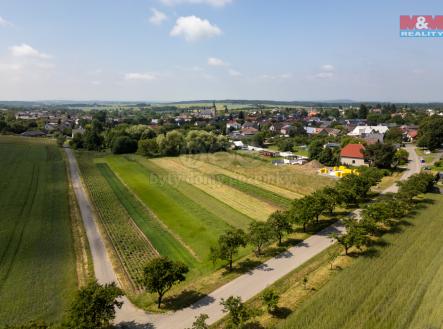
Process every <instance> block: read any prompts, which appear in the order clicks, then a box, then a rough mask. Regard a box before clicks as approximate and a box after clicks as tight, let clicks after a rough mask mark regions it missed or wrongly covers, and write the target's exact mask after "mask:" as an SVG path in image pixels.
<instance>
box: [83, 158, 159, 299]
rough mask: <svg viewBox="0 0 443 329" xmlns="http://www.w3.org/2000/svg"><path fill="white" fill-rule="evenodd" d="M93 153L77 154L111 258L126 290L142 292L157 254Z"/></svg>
mask: <svg viewBox="0 0 443 329" xmlns="http://www.w3.org/2000/svg"><path fill="white" fill-rule="evenodd" d="M93 156H94V155H93V153H89V152H77V159H78V163H79V166H80V170H81V173H82V177H83V181H84V182H85V184H86V186H87V188H88V190H89V195H90V197H91V199H92V202H93V204H94V206H95V209H96V212H97V215H98V217H99V219H100V223H101V224H102V225H101V228H102V229H103V230H104V231H105V232H106V234H103V236H106V237H107V238H108V240H109V241H108V243H107V245H108V246H111V248H113V249H114V251H115V253H114V254H115V257H113V258H112V260H113V265H114V268H116V269H118V272H119V277H120V278H121V280H122V282H123V284H124V288H125V289H126V290H129V291H134V290H138V289H140V281H141V279H142V275H143V267H144V266H145V264H146V263H147V262H148V261H149V260H150V259H152V258H153V257H156V256H157V255H158V253H157V251H156V250H155V249H154V248H153V247H152V245H151V243H150V242H149V240H148V239H147V238H146V236H145V235H144V234H143V233H142V232H141V231H140V229H139V228H138V227H137V225H136V224H135V223H134V221H133V219H132V218H131V217H130V215H129V214H128V212H127V210H126V209H125V208H124V206H123V205H122V204H121V202H120V200H119V198H118V197H117V195H116V194H115V192H114V190H113V189H112V187H111V186H110V185H109V183H108V181H107V180H106V178H105V177H104V176H103V175H102V174H101V173H100V171H99V169H98V168H97V167H96V165H95V164H94V162H93Z"/></svg>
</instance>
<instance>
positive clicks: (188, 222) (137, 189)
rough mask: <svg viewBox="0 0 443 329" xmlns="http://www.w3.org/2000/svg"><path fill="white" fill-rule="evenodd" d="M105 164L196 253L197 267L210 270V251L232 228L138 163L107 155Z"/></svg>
mask: <svg viewBox="0 0 443 329" xmlns="http://www.w3.org/2000/svg"><path fill="white" fill-rule="evenodd" d="M104 161H106V163H108V165H109V166H110V167H111V169H112V170H113V171H114V172H115V173H116V175H117V176H118V177H119V178H120V179H121V180H122V181H123V182H124V183H125V185H126V186H128V187H129V189H130V190H131V191H132V192H133V193H135V194H136V195H137V197H138V198H139V199H140V200H142V202H143V203H145V205H146V206H147V207H148V208H149V209H151V210H152V211H153V212H154V213H155V215H156V216H157V217H158V218H159V219H160V220H161V221H162V222H163V223H164V224H165V225H166V226H167V227H168V228H169V229H170V230H172V231H173V232H174V233H175V234H176V235H178V236H179V237H180V239H181V240H182V241H183V243H185V244H186V245H187V246H189V247H190V248H191V249H192V250H193V251H194V253H195V254H196V255H197V256H198V258H199V260H200V264H196V266H200V267H206V268H208V267H210V262H209V259H208V257H209V248H210V247H211V246H213V245H215V244H216V243H217V239H218V237H219V235H220V234H222V233H223V232H225V231H226V230H227V229H229V225H227V224H226V223H225V222H224V221H223V220H222V219H221V218H219V217H217V216H215V215H214V214H212V213H210V212H209V211H207V210H206V209H205V208H204V207H202V206H201V205H199V204H197V203H196V202H194V201H193V200H192V199H190V198H188V197H187V196H186V195H184V194H183V193H181V192H180V191H178V190H177V189H176V188H175V187H174V186H173V185H171V184H169V183H167V182H165V181H163V180H161V178H160V177H158V176H157V175H155V173H152V172H151V173H150V172H148V170H147V169H146V168H144V167H143V166H142V165H140V164H139V163H137V162H135V161H129V160H127V159H126V158H124V157H121V156H108V157H106V158H104Z"/></svg>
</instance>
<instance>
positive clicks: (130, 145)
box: [112, 136, 138, 154]
mask: <svg viewBox="0 0 443 329" xmlns="http://www.w3.org/2000/svg"><path fill="white" fill-rule="evenodd" d="M137 147H138V146H137V142H136V141H135V140H133V139H132V138H130V137H128V136H120V137H117V138H116V139H115V141H114V143H113V145H112V153H114V154H125V153H135V152H136V151H137Z"/></svg>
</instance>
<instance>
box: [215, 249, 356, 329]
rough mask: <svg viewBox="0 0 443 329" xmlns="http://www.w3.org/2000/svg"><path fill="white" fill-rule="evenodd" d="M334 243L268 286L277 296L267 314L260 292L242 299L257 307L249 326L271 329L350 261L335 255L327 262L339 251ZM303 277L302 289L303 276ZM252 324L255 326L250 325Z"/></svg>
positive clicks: (219, 326) (217, 327)
mask: <svg viewBox="0 0 443 329" xmlns="http://www.w3.org/2000/svg"><path fill="white" fill-rule="evenodd" d="M339 250H340V248H339V246H338V245H336V244H335V245H333V246H331V247H329V248H328V249H326V250H324V251H323V252H321V253H319V254H318V255H316V256H314V257H313V258H311V259H310V260H308V261H307V262H306V263H304V264H303V265H301V266H300V267H298V268H296V269H295V270H294V271H292V272H291V273H289V274H287V275H286V276H284V277H283V278H281V279H280V280H278V281H277V282H275V283H274V284H272V285H271V286H270V287H269V288H268V289H272V290H273V291H274V292H275V293H276V294H278V295H279V297H280V298H279V302H278V307H277V309H276V310H275V312H273V313H272V314H270V313H268V312H267V310H266V306H265V305H264V303H263V299H262V295H263V292H262V293H260V294H258V295H256V296H255V297H253V298H252V299H250V300H248V301H247V302H246V305H247V306H248V307H251V308H253V309H256V310H258V312H257V313H258V314H257V316H256V317H255V318H254V321H253V323H254V324H253V325H252V327H253V328H257V329H259V328H274V327H275V326H276V325H278V324H279V323H280V322H282V320H284V319H285V318H287V317H288V316H290V315H291V314H292V313H293V312H294V310H296V309H297V308H298V307H300V305H302V303H303V302H304V301H306V300H307V299H308V298H310V297H311V296H313V295H314V294H315V293H316V292H317V291H318V290H319V289H321V287H322V286H323V285H325V284H326V283H327V282H328V281H329V280H331V278H332V277H333V276H335V275H336V274H338V273H340V271H342V270H343V269H345V268H346V267H348V266H350V264H352V258H351V257H343V256H340V257H337V259H335V260H334V261H333V263H332V267H331V265H330V263H329V262H328V261H329V259H330V255H331V253H333V252H339ZM304 278H307V280H308V281H307V284H306V288H305V286H304V283H303V279H304ZM226 325H227V319H226V318H223V319H221V320H219V321H217V322H216V323H215V324H213V325H212V326H211V328H212V329H223V328H225V327H226ZM254 325H255V326H254Z"/></svg>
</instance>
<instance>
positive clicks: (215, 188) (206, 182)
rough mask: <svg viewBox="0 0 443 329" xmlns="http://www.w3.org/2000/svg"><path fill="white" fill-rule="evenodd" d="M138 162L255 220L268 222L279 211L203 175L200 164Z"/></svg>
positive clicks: (163, 160)
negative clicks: (157, 169) (154, 166)
mask: <svg viewBox="0 0 443 329" xmlns="http://www.w3.org/2000/svg"><path fill="white" fill-rule="evenodd" d="M137 161H138V162H139V163H141V164H143V165H144V166H145V167H146V168H149V169H150V171H151V172H153V171H155V168H153V164H155V165H157V166H160V167H161V168H163V169H164V170H166V175H163V176H162V178H164V179H165V180H166V181H169V182H171V183H172V184H173V185H174V186H176V185H177V184H178V183H180V182H181V181H184V182H186V183H188V184H191V185H193V186H194V187H195V188H198V189H200V190H202V191H204V192H205V193H207V194H209V195H211V196H213V197H214V198H216V199H218V200H220V201H221V202H223V203H225V204H226V205H228V206H229V207H231V208H233V209H235V210H237V211H238V212H240V213H242V214H244V215H246V216H248V217H250V218H253V219H255V220H260V221H263V220H266V219H267V218H268V217H269V215H270V214H272V213H273V212H274V211H276V210H277V209H278V208H277V207H275V206H272V205H270V204H268V203H265V202H263V201H262V200H259V199H257V198H255V197H252V196H250V195H248V194H246V193H243V192H242V191H239V190H238V189H235V188H233V187H231V186H228V185H225V184H222V183H220V182H218V181H217V180H216V179H214V177H213V176H212V175H206V174H204V173H202V172H201V171H199V167H198V165H199V164H197V166H196V167H188V166H186V165H184V163H183V161H182V159H181V158H158V159H153V160H148V159H144V158H142V157H137Z"/></svg>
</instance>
